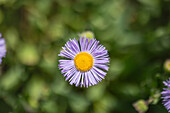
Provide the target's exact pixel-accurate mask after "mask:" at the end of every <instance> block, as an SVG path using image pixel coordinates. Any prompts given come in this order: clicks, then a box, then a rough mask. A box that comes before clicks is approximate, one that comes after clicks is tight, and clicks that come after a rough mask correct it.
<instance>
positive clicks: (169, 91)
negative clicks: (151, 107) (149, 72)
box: [161, 78, 170, 112]
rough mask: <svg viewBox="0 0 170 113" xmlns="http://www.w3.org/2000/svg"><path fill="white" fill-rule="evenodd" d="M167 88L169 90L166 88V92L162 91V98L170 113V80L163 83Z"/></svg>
mask: <svg viewBox="0 0 170 113" xmlns="http://www.w3.org/2000/svg"><path fill="white" fill-rule="evenodd" d="M163 83H164V85H165V86H167V87H168V88H164V91H162V93H161V94H162V98H163V104H164V106H165V107H166V109H167V110H168V112H170V78H169V80H167V81H164V82H163Z"/></svg>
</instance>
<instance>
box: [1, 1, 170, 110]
mask: <svg viewBox="0 0 170 113" xmlns="http://www.w3.org/2000/svg"><path fill="white" fill-rule="evenodd" d="M87 31H91V32H93V35H94V37H95V38H96V39H97V40H99V41H100V43H101V44H103V45H104V46H105V47H106V48H107V49H108V51H109V55H110V69H109V71H108V74H107V76H106V78H105V80H103V81H102V82H101V83H99V84H98V85H97V86H92V87H89V88H79V87H75V86H71V85H69V83H68V82H66V81H65V78H64V77H63V75H62V74H61V73H60V70H59V69H58V60H59V59H60V57H58V54H59V52H60V50H61V47H62V46H64V44H65V42H66V41H68V39H69V38H74V37H75V38H76V39H78V37H79V36H82V35H84V34H86V33H87ZM0 32H1V33H2V35H3V37H4V38H5V40H6V46H7V55H6V58H3V63H2V64H1V65H0V113H138V112H140V113H143V112H145V111H146V113H167V110H166V109H165V108H164V107H163V105H162V104H161V103H162V102H161V99H160V92H161V91H162V87H163V84H162V81H163V80H166V79H167V78H168V76H169V75H170V74H169V73H168V72H166V71H165V70H164V68H163V64H164V62H165V60H166V59H168V58H170V0H0ZM88 36H91V37H93V36H92V35H89V34H88Z"/></svg>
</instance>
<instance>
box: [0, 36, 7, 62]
mask: <svg viewBox="0 0 170 113" xmlns="http://www.w3.org/2000/svg"><path fill="white" fill-rule="evenodd" d="M1 37H2V34H1V33H0V64H1V62H2V57H5V55H6V45H5V40H4V39H3V38H1Z"/></svg>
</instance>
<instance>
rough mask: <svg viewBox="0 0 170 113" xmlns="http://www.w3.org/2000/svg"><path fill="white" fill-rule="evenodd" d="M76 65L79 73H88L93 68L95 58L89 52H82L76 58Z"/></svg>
mask: <svg viewBox="0 0 170 113" xmlns="http://www.w3.org/2000/svg"><path fill="white" fill-rule="evenodd" d="M74 63H75V66H76V68H77V69H78V70H79V71H88V70H90V69H91V68H92V66H93V57H92V56H91V55H90V54H89V53H87V52H81V53H79V54H77V55H76V56H75V58H74Z"/></svg>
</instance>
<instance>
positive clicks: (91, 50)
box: [59, 37, 109, 87]
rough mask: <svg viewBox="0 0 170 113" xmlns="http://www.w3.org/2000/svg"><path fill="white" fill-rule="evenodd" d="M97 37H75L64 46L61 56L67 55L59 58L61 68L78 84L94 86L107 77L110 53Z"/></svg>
mask: <svg viewBox="0 0 170 113" xmlns="http://www.w3.org/2000/svg"><path fill="white" fill-rule="evenodd" d="M98 44H99V41H97V40H96V39H91V40H90V39H89V38H85V37H83V38H81V37H80V38H79V41H77V40H76V39H73V40H71V39H70V41H68V42H67V43H66V44H65V47H62V49H63V50H62V51H61V52H60V54H59V56H62V57H65V59H63V60H59V63H60V64H59V69H61V73H62V74H64V77H66V81H67V80H69V82H70V84H71V85H73V84H75V85H76V86H79V85H80V86H81V87H82V86H84V87H88V86H92V85H96V84H98V82H100V81H101V80H102V79H104V78H105V76H106V74H107V73H106V72H105V71H108V69H109V67H108V63H109V55H108V51H107V50H106V48H105V47H104V46H103V45H101V44H100V45H98Z"/></svg>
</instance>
